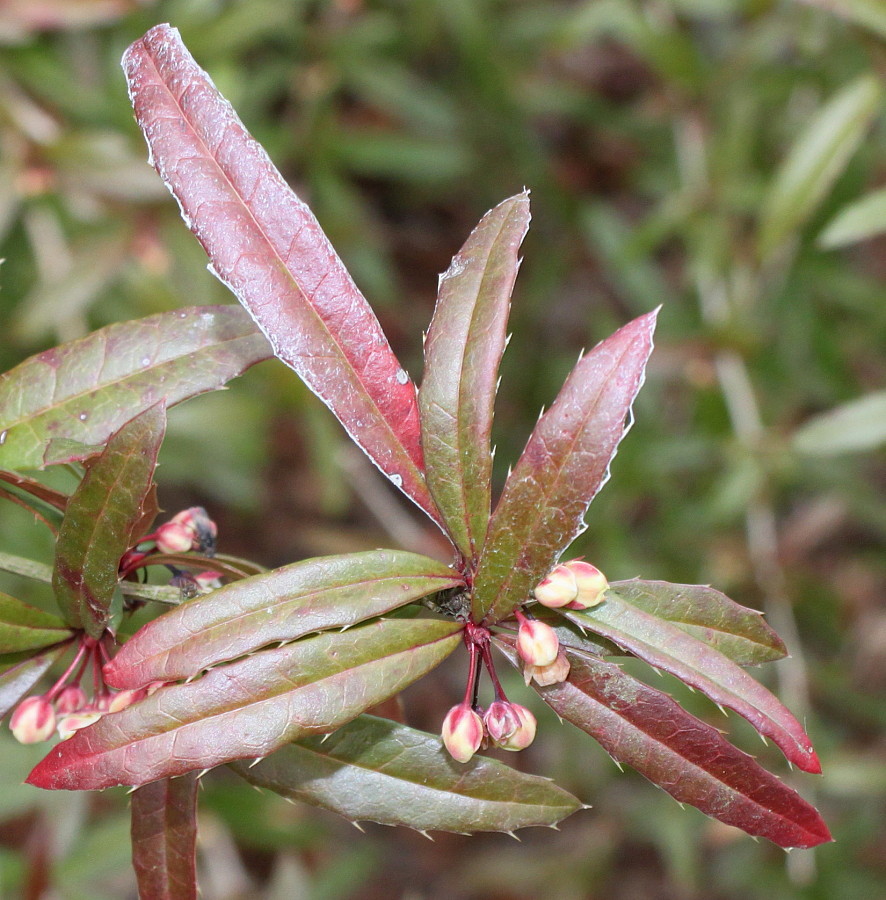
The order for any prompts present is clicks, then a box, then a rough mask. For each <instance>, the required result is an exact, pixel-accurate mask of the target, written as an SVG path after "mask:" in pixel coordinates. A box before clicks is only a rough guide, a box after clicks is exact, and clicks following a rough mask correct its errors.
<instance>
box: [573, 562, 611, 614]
mask: <svg viewBox="0 0 886 900" xmlns="http://www.w3.org/2000/svg"><path fill="white" fill-rule="evenodd" d="M566 568H568V569H569V570H570V571H571V572H572V573H573V574H574V575H575V583H576V585H577V586H578V596H577V597H576V598H575V599H574V600H573V601H572V603H570V604H569V608H570V609H590V607H592V606H597V604H598V603H602V602H603V594H604V593H605V592H606V591H607V590H608V589H609V582H608V581H607V580H606V576H605V575H604V574H603V573H602V572H601V571H600V570H599V569H598V568H597V567H596V566H592V565H591V564H590V563H586V562H585V561H584V560H582V559H573V560H570V561H569V562H568V563H566Z"/></svg>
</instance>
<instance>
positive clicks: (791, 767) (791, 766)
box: [787, 760, 794, 772]
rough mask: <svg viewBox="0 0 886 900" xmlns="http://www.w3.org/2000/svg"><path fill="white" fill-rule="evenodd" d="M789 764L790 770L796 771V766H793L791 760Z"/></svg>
mask: <svg viewBox="0 0 886 900" xmlns="http://www.w3.org/2000/svg"><path fill="white" fill-rule="evenodd" d="M787 762H788V768H789V769H790V770H791V771H792V772H793V771H794V764H793V763H792V762H791V761H790V760H788V761H787Z"/></svg>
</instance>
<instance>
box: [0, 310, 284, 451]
mask: <svg viewBox="0 0 886 900" xmlns="http://www.w3.org/2000/svg"><path fill="white" fill-rule="evenodd" d="M271 355H272V353H271V348H270V347H269V346H268V342H267V341H266V340H265V339H264V337H262V335H261V334H259V333H258V331H257V330H256V328H255V325H254V324H253V323H252V321H251V320H250V318H249V316H248V315H247V314H246V313H245V312H244V311H243V310H242V309H240V308H239V307H237V306H203V307H199V306H197V307H190V308H187V309H182V310H179V311H177V312H168V313H160V314H158V315H155V316H149V317H148V318H146V319H140V320H138V321H135V322H125V323H121V324H117V325H109V326H107V327H106V328H102V329H100V330H99V331H96V332H93V333H92V334H90V335H88V336H87V337H85V338H81V339H80V340H76V341H71V342H70V343H67V344H62V345H61V346H60V347H55V348H54V349H52V350H46V351H45V352H43V353H39V354H38V355H37V356H32V357H31V358H30V359H27V360H25V361H24V362H23V363H21V365H19V366H16V367H15V368H14V369H11V370H10V371H9V372H6V373H5V374H3V375H0V468H2V469H37V468H40V467H42V466H43V465H44V463H46V462H47V460H48V457H47V454H50V456H51V461H52V462H70V461H71V460H73V459H84V458H86V457H87V456H90V455H94V454H95V453H97V452H99V451H100V450H101V448H102V446H104V444H105V443H106V441H107V440H108V438H109V437H110V436H111V435H112V434H114V432H116V431H118V430H119V429H120V428H121V427H122V426H123V425H125V424H126V422H128V421H129V420H130V419H132V418H133V417H134V416H136V415H137V414H138V413H140V412H143V411H144V410H146V409H148V408H149V407H151V406H153V405H154V404H155V403H157V402H158V401H161V400H162V401H163V402H165V404H166V406H167V407H169V406H172V405H173V404H175V403H179V402H180V401H182V400H186V399H187V398H189V397H193V396H194V395H196V394H200V393H203V392H204V391H212V390H217V389H218V388H220V387H222V386H223V385H224V384H225V383H226V382H228V381H230V379H232V378H234V377H235V376H237V375H240V374H241V373H242V372H244V371H245V370H246V369H248V368H249V367H250V366H252V365H254V364H255V363H257V362H261V361H262V360H263V359H268V358H269V357H270V356H271ZM161 385H162V389H161ZM64 441H72V442H73V443H72V444H70V445H68V449H67V450H65V446H64ZM59 450H64V451H65V452H59Z"/></svg>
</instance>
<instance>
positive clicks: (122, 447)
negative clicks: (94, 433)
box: [52, 403, 166, 637]
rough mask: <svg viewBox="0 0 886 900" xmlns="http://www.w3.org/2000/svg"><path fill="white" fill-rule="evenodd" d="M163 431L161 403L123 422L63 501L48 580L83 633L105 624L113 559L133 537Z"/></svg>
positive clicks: (61, 605) (68, 616)
mask: <svg viewBox="0 0 886 900" xmlns="http://www.w3.org/2000/svg"><path fill="white" fill-rule="evenodd" d="M165 432H166V409H165V407H164V406H163V405H162V403H161V404H157V405H156V406H152V407H150V408H149V409H147V410H146V411H145V412H143V413H141V414H140V415H138V416H137V417H136V418H134V419H133V420H132V421H131V422H128V423H127V424H126V425H124V426H123V427H122V428H121V429H120V430H119V431H118V432H117V433H116V434H114V435H113V436H112V437H111V438H110V440H109V441H108V445H107V447H106V448H105V449H104V451H103V452H102V453H101V454H100V455H99V456H97V457H96V458H95V459H94V460H93V461H92V462H91V463H90V465H89V466H88V468H87V470H86V474H85V475H84V477H83V480H82V481H81V482H80V484H79V485H78V487H77V489H76V490H75V491H74V493H73V494H72V495H71V498H70V500H69V501H68V506H67V510H66V512H65V517H64V519H63V520H62V525H61V528H60V529H59V535H58V542H57V543H56V548H55V568H54V570H53V573H52V586H53V589H54V590H55V596H56V601H57V602H58V605H59V609H60V610H61V611H62V614H63V615H64V617H65V620H66V621H67V622H68V623H69V624H70V625H71V626H73V627H75V628H83V629H84V630H85V631H86V633H87V634H88V635H90V636H91V637H99V635H101V633H102V631H104V629H105V627H106V626H107V624H108V619H109V618H110V606H111V600H112V598H113V595H114V589H115V588H116V586H117V582H118V580H119V575H118V568H119V564H120V558H121V557H122V556H123V554H124V553H125V552H126V551H127V550H128V549H129V548H130V547H131V546H132V544H133V542H134V540H135V539H137V537H138V535H134V534H133V532H134V530H135V528H136V526H137V525H139V523H140V522H141V521H142V520H143V510H144V504H145V503H146V501H148V500H149V498H150V497H151V485H152V483H153V477H154V469H155V468H156V466H157V454H158V453H159V452H160V445H161V444H162V443H163V436H164V434H165Z"/></svg>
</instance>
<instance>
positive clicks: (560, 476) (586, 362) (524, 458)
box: [473, 311, 657, 623]
mask: <svg viewBox="0 0 886 900" xmlns="http://www.w3.org/2000/svg"><path fill="white" fill-rule="evenodd" d="M656 315H657V311H653V312H651V313H647V314H646V315H644V316H640V317H639V318H638V319H634V321H632V322H629V323H628V324H627V325H625V326H624V327H623V328H621V329H619V330H618V331H617V332H616V333H615V334H613V335H612V336H611V337H609V338H607V339H606V340H605V341H603V342H602V343H600V344H598V345H597V346H596V347H594V349H593V350H591V351H590V352H589V353H587V354H585V355H584V356H583V357H582V358H581V359H580V360H579V361H578V363H577V365H576V366H575V368H574V369H573V370H572V373H571V374H570V375H569V377H568V378H567V379H566V382H565V384H564V385H563V388H562V389H561V391H560V393H559V395H558V396H557V399H556V400H555V401H554V403H553V405H552V406H551V408H550V409H549V410H548V411H547V412H546V413H545V414H544V415H543V416H542V417H541V418H540V419H539V420H538V423H537V424H536V426H535V429H534V431H533V432H532V434H531V435H530V437H529V441H528V442H527V444H526V448H525V449H524V450H523V453H522V455H521V456H520V459H519V460H518V462H517V465H516V466H515V467H514V470H513V471H512V472H511V474H510V475H509V476H508V479H507V481H506V483H505V487H504V492H503V493H502V496H501V499H500V500H499V502H498V506H497V507H496V509H495V512H494V513H493V515H492V518H491V520H490V522H489V530H488V533H487V536H486V544H485V547H484V549H483V553H482V555H481V557H480V564H479V567H478V570H477V576H476V579H475V581H474V594H473V616H474V619H475V620H476V621H481V620H484V621H486V622H487V623H493V622H496V621H498V620H499V619H503V618H506V617H507V616H508V615H510V614H511V612H513V610H514V609H515V608H516V607H517V606H519V605H520V604H521V603H525V602H526V600H527V599H528V598H529V596H530V592H531V590H532V589H533V588H534V587H535V585H536V584H537V583H538V582H539V581H540V580H541V579H542V578H543V577H544V575H545V574H547V572H548V571H549V570H550V569H551V567H552V566H553V564H554V563H555V562H556V561H557V559H558V558H559V556H560V554H561V553H562V552H563V551H564V550H565V549H566V547H567V546H568V544H569V543H570V542H571V541H572V540H573V539H574V538H575V537H576V536H577V535H578V534H580V533H581V532H582V531H583V530H584V516H585V513H586V512H587V509H588V505H589V504H590V502H591V500H593V498H594V496H595V495H596V494H597V492H598V491H599V490H600V488H601V487H602V486H603V484H604V483H605V482H606V479H607V478H608V474H609V464H610V462H611V460H612V457H613V456H614V455H615V451H616V449H617V447H618V444H619V442H620V441H621V439H622V437H623V436H624V434H625V432H626V430H627V426H626V424H625V423H626V421H627V420H628V417H629V415H630V411H631V406H632V404H633V402H634V398H635V397H636V395H637V392H638V391H639V390H640V387H641V386H642V384H643V378H644V374H645V370H646V361H647V360H648V358H649V354H650V353H651V352H652V333H653V330H654V328H655V319H656Z"/></svg>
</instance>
